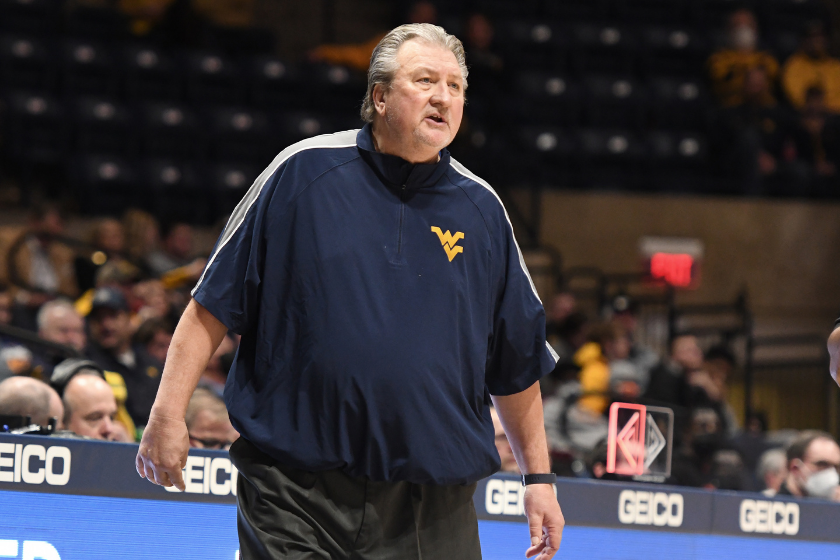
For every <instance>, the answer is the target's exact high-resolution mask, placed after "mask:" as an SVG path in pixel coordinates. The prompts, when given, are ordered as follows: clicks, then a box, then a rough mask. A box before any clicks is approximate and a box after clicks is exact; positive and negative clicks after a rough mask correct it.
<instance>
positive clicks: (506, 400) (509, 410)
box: [492, 382, 551, 474]
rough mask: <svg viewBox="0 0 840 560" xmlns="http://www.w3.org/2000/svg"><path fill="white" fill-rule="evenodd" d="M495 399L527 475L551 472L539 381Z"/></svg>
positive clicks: (519, 462) (510, 439) (519, 461)
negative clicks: (517, 391) (522, 389)
mask: <svg viewBox="0 0 840 560" xmlns="http://www.w3.org/2000/svg"><path fill="white" fill-rule="evenodd" d="M492 399H493V404H494V405H495V406H496V411H498V413H499V418H500V419H501V420H502V425H503V426H504V428H505V433H506V434H507V437H508V441H510V446H511V448H512V449H513V454H514V456H515V457H516V463H517V464H518V465H519V470H521V471H522V473H523V474H532V473H547V472H550V470H551V462H550V460H549V458H548V443H547V441H546V437H545V424H544V420H543V408H542V397H541V396H540V384H539V382H537V383H534V384H533V385H532V386H531V387H529V388H527V389H525V390H524V391H522V392H521V393H516V394H513V395H506V396H494V397H492Z"/></svg>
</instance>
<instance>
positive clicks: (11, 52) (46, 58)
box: [0, 34, 58, 91]
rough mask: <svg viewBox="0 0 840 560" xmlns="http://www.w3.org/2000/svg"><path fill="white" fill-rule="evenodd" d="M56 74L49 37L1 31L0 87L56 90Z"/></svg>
mask: <svg viewBox="0 0 840 560" xmlns="http://www.w3.org/2000/svg"><path fill="white" fill-rule="evenodd" d="M57 78H58V73H57V66H56V64H55V56H54V55H53V53H52V52H51V51H50V45H49V43H48V42H47V41H45V40H43V39H41V38H39V37H38V36H34V35H21V34H9V35H0V88H3V89H8V88H31V89H37V90H46V91H54V90H55V88H56V87H57V82H58V80H57Z"/></svg>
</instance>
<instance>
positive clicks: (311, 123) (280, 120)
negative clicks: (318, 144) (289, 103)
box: [273, 111, 338, 146]
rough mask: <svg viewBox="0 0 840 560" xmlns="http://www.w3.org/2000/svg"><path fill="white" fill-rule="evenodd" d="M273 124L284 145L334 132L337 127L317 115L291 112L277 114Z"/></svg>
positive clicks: (327, 119)
mask: <svg viewBox="0 0 840 560" xmlns="http://www.w3.org/2000/svg"><path fill="white" fill-rule="evenodd" d="M273 120H274V124H275V126H276V128H277V130H278V131H279V135H280V136H281V138H282V141H283V144H284V145H286V146H287V145H289V144H293V143H295V142H299V141H301V140H303V139H305V138H309V137H310V136H317V135H318V134H327V133H330V132H336V131H337V130H338V127H337V125H336V124H335V123H333V122H331V120H330V119H329V118H328V117H327V116H325V115H323V114H319V113H314V112H307V111H293V112H289V113H279V114H276V115H275V117H274V119H273Z"/></svg>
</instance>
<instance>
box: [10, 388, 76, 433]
mask: <svg viewBox="0 0 840 560" xmlns="http://www.w3.org/2000/svg"><path fill="white" fill-rule="evenodd" d="M0 416H28V417H29V419H30V422H31V423H32V424H38V425H39V426H47V425H48V424H49V423H50V419H52V418H55V419H56V421H57V422H56V427H57V428H58V429H60V428H61V424H62V418H63V417H64V407H63V406H62V404H61V399H60V398H59V396H58V393H56V392H55V391H54V390H53V389H52V388H51V387H50V386H49V385H47V384H46V383H44V382H43V381H38V380H37V379H32V378H31V377H19V376H16V377H10V378H8V379H6V380H4V381H2V382H0Z"/></svg>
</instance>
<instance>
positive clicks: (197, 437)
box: [184, 387, 239, 449]
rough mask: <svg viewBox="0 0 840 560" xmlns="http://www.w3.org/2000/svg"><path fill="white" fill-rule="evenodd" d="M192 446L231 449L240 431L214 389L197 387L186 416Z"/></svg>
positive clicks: (185, 420)
mask: <svg viewBox="0 0 840 560" xmlns="http://www.w3.org/2000/svg"><path fill="white" fill-rule="evenodd" d="M184 422H185V423H186V425H187V433H188V434H189V438H190V447H197V448H199V449H229V448H230V446H231V444H232V443H233V442H234V441H236V440H237V438H238V437H239V433H238V432H237V431H236V430H235V429H234V428H233V426H232V425H231V423H230V417H229V416H228V411H227V408H226V407H225V403H224V401H222V399H221V398H219V397H218V396H216V395H215V394H214V393H213V392H212V391H209V390H207V389H203V388H201V387H199V388H197V389H196V390H195V392H194V393H193V394H192V397H190V402H189V404H188V405H187V412H186V415H185V416H184Z"/></svg>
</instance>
